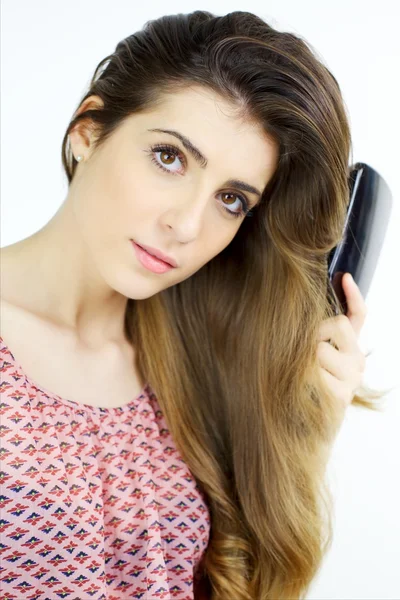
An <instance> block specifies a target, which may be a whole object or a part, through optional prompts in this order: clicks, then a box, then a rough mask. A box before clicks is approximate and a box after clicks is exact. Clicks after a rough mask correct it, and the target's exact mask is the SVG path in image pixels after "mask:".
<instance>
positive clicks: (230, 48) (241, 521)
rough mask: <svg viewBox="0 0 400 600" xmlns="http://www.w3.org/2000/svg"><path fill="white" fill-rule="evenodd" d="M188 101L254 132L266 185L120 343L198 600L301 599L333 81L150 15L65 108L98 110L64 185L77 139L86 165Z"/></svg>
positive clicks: (307, 559)
mask: <svg viewBox="0 0 400 600" xmlns="http://www.w3.org/2000/svg"><path fill="white" fill-rule="evenodd" d="M193 84H200V85H202V86H205V88H207V89H209V90H211V91H214V92H216V93H218V94H220V95H221V97H223V98H224V100H226V101H228V102H230V103H231V104H232V107H233V108H234V109H236V110H237V113H236V114H237V115H238V117H239V118H247V119H249V120H251V121H253V122H257V123H259V124H260V125H261V126H262V127H263V128H264V131H265V132H266V133H267V134H268V135H269V136H270V138H272V139H273V140H274V141H275V142H276V144H277V146H278V148H279V160H278V164H277V168H276V171H275V172H274V174H273V176H272V178H271V179H270V181H269V182H268V184H267V185H266V187H265V189H264V190H263V195H262V200H261V202H260V204H259V205H257V207H256V208H255V209H254V210H253V216H252V218H245V219H243V222H242V223H241V226H240V228H239V230H238V232H237V234H236V235H235V237H234V238H233V240H232V241H231V243H230V244H229V245H228V246H227V247H226V248H225V249H224V250H223V251H222V252H220V253H219V254H218V255H217V256H215V257H214V258H213V259H212V260H210V261H209V262H208V263H207V264H205V265H204V266H203V267H202V268H201V269H200V270H198V271H197V272H196V273H194V274H193V275H192V276H191V277H189V278H187V279H185V280H184V281H182V282H181V283H178V284H176V285H174V286H172V287H169V288H168V289H166V290H163V291H161V292H160V293H157V294H155V295H153V296H152V297H150V298H147V299H144V300H135V299H131V298H128V303H127V309H126V314H125V332H126V335H127V336H128V339H129V340H130V341H131V343H132V344H133V345H134V347H135V350H136V353H137V368H138V369H139V370H140V374H141V377H142V379H143V380H144V381H147V382H149V384H150V385H151V387H152V389H153V390H154V393H155V394H156V396H157V399H158V401H159V404H160V407H161V409H162V411H163V413H164V415H165V418H166V421H167V423H168V426H169V429H170V431H171V434H172V436H173V438H174V441H175V443H176V445H177V447H178V449H179V451H180V452H181V454H182V456H183V458H184V459H185V460H186V461H187V464H188V466H189V468H190V470H191V472H192V473H193V475H194V476H195V478H196V480H197V483H198V486H199V488H200V489H201V490H202V492H203V494H204V497H205V499H206V500H207V502H208V506H209V509H210V517H211V527H210V538H209V544H208V546H207V549H206V551H205V554H204V558H203V560H202V561H201V565H200V566H199V568H198V570H197V572H196V578H195V582H197V583H196V584H198V585H199V586H200V583H199V582H200V581H201V582H202V583H201V586H203V587H199V588H198V589H203V590H206V591H207V594H208V597H209V598H212V600H227V599H228V598H229V599H233V600H255V599H256V600H269V599H271V600H272V599H274V600H276V599H283V600H285V599H287V600H289V599H293V598H300V597H304V595H305V593H306V591H307V589H308V588H309V586H310V584H311V582H312V580H313V579H314V577H315V575H316V574H317V572H318V570H319V569H320V567H321V564H322V560H323V558H324V554H325V553H326V552H327V550H328V549H329V546H330V544H331V542H332V537H333V528H332V512H333V502H332V496H331V492H330V490H329V488H328V485H327V483H326V481H325V471H326V466H327V458H328V456H329V449H330V448H331V445H332V443H333V441H334V439H335V436H336V434H337V432H338V429H339V426H340V423H341V421H342V418H343V412H342V410H343V409H340V408H339V407H338V406H337V404H338V403H337V401H335V400H334V399H333V398H332V397H330V394H329V393H328V391H327V390H326V389H325V388H324V385H323V382H322V380H321V377H320V375H319V368H318V364H317V356H316V355H317V344H318V339H317V338H318V330H319V327H320V324H321V321H322V320H323V319H326V318H329V317H333V316H336V312H335V310H334V307H333V306H332V304H331V303H330V301H329V300H328V294H327V286H328V279H327V259H328V255H329V253H330V251H331V250H332V249H333V248H334V247H335V246H336V245H337V244H338V243H339V241H340V240H341V237H342V231H343V225H344V221H345V215H346V209H347V204H348V200H349V187H348V178H349V157H350V152H351V137H350V130H349V122H348V118H347V114H346V108H345V104H344V101H343V98H342V95H341V91H340V88H339V85H338V83H337V81H336V79H335V78H334V76H333V75H332V73H330V71H329V70H328V69H327V67H326V66H325V65H324V64H323V63H322V60H321V59H319V58H318V57H317V56H316V53H315V51H312V49H311V46H310V45H309V44H308V43H307V42H306V41H305V40H303V39H302V38H301V37H300V36H298V35H294V34H293V33H288V32H280V31H277V30H276V29H274V28H273V27H271V26H269V25H268V24H267V23H266V22H264V21H263V20H262V19H261V18H260V17H258V16H256V15H254V14H252V13H249V12H243V11H235V12H232V13H230V14H227V15H224V16H216V15H213V14H212V13H210V12H207V11H203V10H196V11H194V12H192V13H190V14H177V15H167V16H163V17H161V18H158V19H156V20H151V21H148V22H146V24H145V26H144V28H143V29H142V30H140V31H138V32H137V33H134V34H132V35H130V36H128V37H127V38H126V39H123V40H122V41H120V42H119V43H118V45H117V46H116V49H115V51H114V52H113V53H112V54H111V55H109V56H107V57H106V58H104V59H103V60H102V61H101V62H100V63H99V65H98V66H97V68H96V70H95V73H94V75H93V77H92V79H91V82H90V86H89V89H88V91H87V93H86V94H85V95H84V97H83V98H82V100H81V101H80V102H79V104H78V107H79V105H80V104H81V103H82V102H83V101H84V100H85V99H86V98H88V97H89V96H92V95H96V96H99V97H100V98H101V99H102V101H103V104H104V106H103V108H101V109H95V110H86V111H83V112H81V113H80V114H77V112H75V114H74V117H73V118H72V119H71V121H70V123H69V125H68V128H67V131H66V133H65V136H64V139H63V143H62V162H63V168H64V170H65V173H66V175H67V178H68V183H70V182H71V181H72V178H73V177H74V173H75V168H76V165H77V163H76V160H75V158H74V157H73V155H72V152H71V147H70V144H69V137H68V136H69V133H70V132H71V130H72V129H73V128H74V127H75V125H76V124H77V123H79V122H81V121H82V120H85V121H86V122H87V123H88V125H90V126H93V127H94V128H95V130H96V131H97V132H98V137H97V139H96V140H95V144H94V150H96V149H97V148H99V147H100V146H101V145H102V144H104V143H105V142H106V141H107V139H108V138H109V137H110V136H111V135H112V133H113V132H114V131H115V130H116V128H117V127H118V126H119V125H120V124H121V123H122V122H123V120H124V119H126V118H127V117H128V116H129V115H131V114H133V113H138V112H139V111H144V110H147V109H154V108H155V107H157V106H158V105H159V103H160V102H162V100H163V98H164V97H165V95H167V94H173V93H174V92H177V91H179V90H183V89H185V88H188V87H189V86H191V85H193ZM384 393H385V392H382V391H377V390H373V389H371V388H369V387H367V386H365V385H363V386H362V387H361V388H359V389H358V390H357V394H356V395H355V397H354V399H353V404H354V405H359V406H362V407H366V408H370V409H373V410H381V400H382V398H383V395H384ZM200 578H201V579H200ZM196 589H197V588H196ZM195 597H196V596H195Z"/></svg>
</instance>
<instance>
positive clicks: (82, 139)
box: [69, 95, 104, 160]
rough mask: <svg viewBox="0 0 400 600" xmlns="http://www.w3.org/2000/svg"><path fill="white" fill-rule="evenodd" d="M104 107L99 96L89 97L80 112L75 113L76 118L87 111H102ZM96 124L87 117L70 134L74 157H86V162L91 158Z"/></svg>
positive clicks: (79, 109) (81, 106)
mask: <svg viewBox="0 0 400 600" xmlns="http://www.w3.org/2000/svg"><path fill="white" fill-rule="evenodd" d="M103 107H104V102H103V100H102V99H101V98H100V97H99V96H94V95H93V96H89V97H88V98H86V100H84V101H83V102H82V104H81V105H80V106H79V108H78V110H76V111H75V113H74V117H76V116H77V115H80V114H82V113H83V112H85V111H87V110H101V109H102V108H103ZM94 125H95V124H94V122H93V121H92V120H91V119H90V117H87V118H85V119H82V120H81V121H79V123H77V124H76V125H75V127H74V128H73V129H72V130H71V131H70V133H69V139H70V144H71V150H72V152H73V154H74V156H77V155H78V154H81V155H83V156H85V160H87V159H88V158H89V154H90V147H91V145H92V144H93V141H94V139H95V127H94Z"/></svg>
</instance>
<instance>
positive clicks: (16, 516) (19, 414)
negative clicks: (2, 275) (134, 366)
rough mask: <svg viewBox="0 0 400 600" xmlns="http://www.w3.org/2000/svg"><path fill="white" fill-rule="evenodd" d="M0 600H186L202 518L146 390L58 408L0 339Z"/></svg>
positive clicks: (200, 500) (205, 527) (205, 515)
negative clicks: (105, 404)
mask: <svg viewBox="0 0 400 600" xmlns="http://www.w3.org/2000/svg"><path fill="white" fill-rule="evenodd" d="M0 367H1V373H0V375H1V381H0V392H1V401H0V485H1V488H0V600H21V599H22V598H26V599H28V600H53V599H54V600H56V599H57V600H59V599H64V598H65V599H68V600H89V599H90V600H106V599H107V600H127V599H132V598H135V599H140V600H153V599H161V600H172V599H174V598H177V599H178V600H193V599H194V598H195V597H196V596H195V595H194V584H195V583H196V581H197V577H196V574H195V571H196V567H197V566H198V565H199V563H200V560H201V559H202V557H203V556H204V552H205V550H206V548H207V544H208V541H209V534H210V513H209V510H208V507H207V505H206V502H205V498H204V496H203V495H202V493H201V492H200V490H199V488H198V486H197V484H196V481H195V479H194V477H193V475H192V474H191V473H190V471H189V469H188V467H187V466H186V464H185V462H184V461H183V459H182V457H181V455H180V454H179V453H178V451H177V449H176V447H175V446H174V442H173V440H172V438H171V435H170V433H169V431H168V429H167V426H166V423H165V420H164V417H163V415H162V413H161V410H160V407H159V405H158V403H157V400H156V397H155V395H154V393H153V392H152V390H151V388H150V386H149V385H146V386H145V387H144V389H143V390H142V392H141V393H140V394H139V396H138V397H137V398H135V399H134V400H132V401H131V402H129V404H126V405H124V406H122V407H118V408H100V407H93V406H90V405H86V404H80V403H77V402H75V401H73V400H67V399H65V398H61V397H60V396H57V395H56V394H54V393H51V392H49V391H48V390H46V389H44V388H43V387H41V386H39V385H38V384H37V383H35V382H34V381H33V380H32V379H30V378H29V376H28V375H26V374H25V373H24V372H23V369H22V367H21V366H20V365H19V364H18V362H17V361H16V359H15V358H14V356H13V354H12V353H11V350H10V349H9V348H8V347H7V346H6V344H5V343H4V340H3V339H2V338H1V337H0Z"/></svg>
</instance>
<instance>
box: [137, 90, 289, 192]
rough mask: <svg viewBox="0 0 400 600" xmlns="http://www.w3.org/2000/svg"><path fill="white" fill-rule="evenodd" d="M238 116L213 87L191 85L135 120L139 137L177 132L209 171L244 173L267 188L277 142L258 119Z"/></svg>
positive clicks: (166, 98) (273, 165) (230, 174)
mask: <svg viewBox="0 0 400 600" xmlns="http://www.w3.org/2000/svg"><path fill="white" fill-rule="evenodd" d="M237 114H238V110H237V108H235V107H234V106H232V104H230V103H228V102H226V101H225V100H224V99H223V98H221V96H219V95H217V94H216V93H214V92H213V91H212V90H208V89H205V88H203V87H200V86H192V87H190V88H187V89H184V90H179V91H177V92H174V93H171V94H168V95H164V96H162V97H161V98H160V101H159V104H158V105H157V107H155V108H154V107H153V108H152V109H151V110H150V111H146V112H143V113H139V114H137V115H133V120H134V127H135V131H136V133H137V135H138V136H139V137H140V138H145V139H155V138H157V139H159V136H160V135H163V134H159V133H158V134H157V133H149V131H148V129H151V128H159V129H173V130H177V131H179V132H180V133H182V134H183V135H185V136H186V137H187V138H189V139H190V140H191V141H192V142H193V143H194V144H195V145H196V147H198V148H199V150H200V151H201V153H202V154H203V155H204V156H205V157H206V159H207V161H208V164H207V167H206V172H209V173H213V172H214V170H216V171H217V172H218V173H219V174H221V170H222V171H223V172H224V175H225V174H226V175H227V176H229V177H232V176H238V175H243V177H246V179H247V180H248V179H249V178H251V179H252V181H251V182H250V183H253V184H254V185H257V186H259V187H261V188H264V187H265V185H266V184H267V182H268V180H269V179H270V177H271V175H272V173H273V172H274V170H275V167H276V162H277V158H278V154H277V152H278V151H277V145H276V143H275V141H274V140H272V138H270V137H269V136H268V135H267V133H266V132H265V130H264V129H263V127H262V126H261V125H260V124H259V123H255V122H250V121H245V120H243V119H240V118H239V117H238V116H237ZM168 137H169V136H168ZM163 139H164V136H163ZM165 139H168V138H165ZM171 141H172V138H171ZM175 141H176V140H175Z"/></svg>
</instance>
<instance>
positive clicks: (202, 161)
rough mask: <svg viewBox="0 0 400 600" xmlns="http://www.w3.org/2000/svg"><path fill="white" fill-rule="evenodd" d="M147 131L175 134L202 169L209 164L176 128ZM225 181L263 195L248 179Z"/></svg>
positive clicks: (243, 189) (245, 190) (228, 184)
mask: <svg viewBox="0 0 400 600" xmlns="http://www.w3.org/2000/svg"><path fill="white" fill-rule="evenodd" d="M147 131H155V132H158V133H168V134H169V135H173V136H175V137H176V138H178V140H180V141H181V142H182V144H183V146H184V147H185V148H186V150H187V151H188V152H190V154H191V155H192V156H193V158H194V159H195V160H196V162H198V163H199V165H200V167H201V168H202V169H205V168H206V166H207V165H208V160H207V158H206V157H205V156H204V154H203V153H202V152H201V151H200V150H199V149H198V148H197V146H195V145H194V144H193V142H191V141H190V140H189V138H187V137H186V136H185V135H183V134H182V133H180V132H179V131H176V130H175V129H158V128H156V129H148V130H147ZM225 183H226V185H227V186H233V187H237V188H239V189H241V190H242V191H244V192H249V193H250V194H255V195H256V196H258V197H259V198H261V195H262V194H261V192H260V191H259V190H258V189H257V188H256V187H254V186H252V185H250V184H249V183H246V181H242V180H241V179H228V180H227V181H226V182H225Z"/></svg>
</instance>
